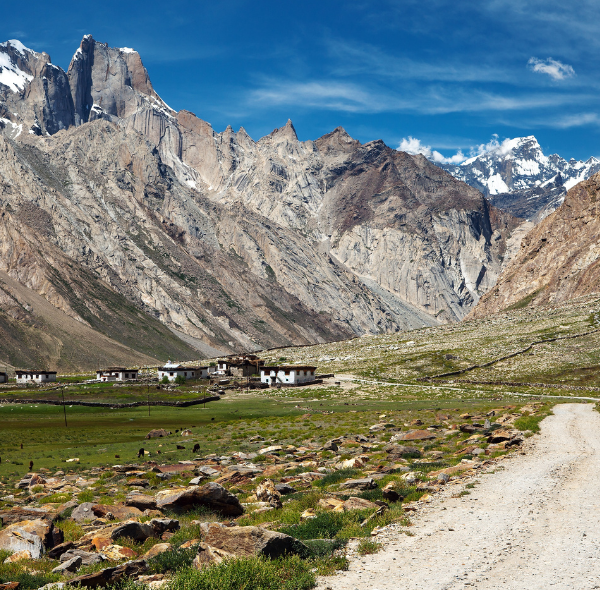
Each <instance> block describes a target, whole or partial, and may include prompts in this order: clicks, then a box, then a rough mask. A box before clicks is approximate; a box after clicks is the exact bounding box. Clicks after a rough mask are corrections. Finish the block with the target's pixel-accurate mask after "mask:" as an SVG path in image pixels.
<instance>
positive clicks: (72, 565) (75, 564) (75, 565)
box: [52, 555, 83, 574]
mask: <svg viewBox="0 0 600 590" xmlns="http://www.w3.org/2000/svg"><path fill="white" fill-rule="evenodd" d="M82 562H83V560H82V559H81V556H80V555H75V556H74V557H71V559H68V560H67V561H64V562H62V563H61V564H60V565H57V566H56V567H55V568H54V569H53V570H52V573H53V574H63V573H65V572H76V571H77V570H78V569H79V568H80V567H81V564H82Z"/></svg>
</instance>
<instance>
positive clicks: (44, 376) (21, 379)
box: [15, 370, 56, 383]
mask: <svg viewBox="0 0 600 590" xmlns="http://www.w3.org/2000/svg"><path fill="white" fill-rule="evenodd" d="M15 373H16V375H17V383H29V382H30V381H33V382H34V383H49V382H51V381H56V371H39V370H31V371H15Z"/></svg>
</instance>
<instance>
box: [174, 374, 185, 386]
mask: <svg viewBox="0 0 600 590" xmlns="http://www.w3.org/2000/svg"><path fill="white" fill-rule="evenodd" d="M185 382H186V378H185V377H184V376H183V375H177V377H175V383H176V384H177V385H185Z"/></svg>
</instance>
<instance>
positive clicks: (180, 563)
mask: <svg viewBox="0 0 600 590" xmlns="http://www.w3.org/2000/svg"><path fill="white" fill-rule="evenodd" d="M197 553H198V547H196V546H193V547H190V548H188V549H171V550H170V551H165V552H164V553H159V554H158V555H157V556H156V557H153V558H152V559H149V560H148V570H149V572H150V573H152V574H164V573H166V572H175V571H177V570H180V569H183V568H187V567H190V566H191V565H192V561H194V557H196V554H197Z"/></svg>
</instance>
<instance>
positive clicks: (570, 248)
mask: <svg viewBox="0 0 600 590" xmlns="http://www.w3.org/2000/svg"><path fill="white" fill-rule="evenodd" d="M599 198H600V173H599V174H595V175H594V176H592V178H590V179H588V180H585V181H583V182H581V183H579V184H577V185H576V186H574V187H573V188H572V189H571V190H569V192H568V193H567V196H566V198H565V201H564V203H563V204H562V206H561V207H560V208H559V209H557V210H556V211H555V212H554V213H553V214H552V215H550V216H548V217H547V218H546V219H544V220H543V221H542V222H541V223H540V224H539V225H537V226H536V227H535V228H534V229H533V230H532V231H531V232H529V233H528V234H527V236H525V238H524V239H523V240H522V242H521V249H520V251H519V253H518V254H517V255H516V256H515V258H514V259H513V260H512V261H511V262H510V263H509V264H508V266H507V268H506V270H505V271H504V272H503V274H502V275H501V276H500V279H499V280H498V284H497V285H496V287H495V288H494V289H492V290H491V291H489V292H488V293H487V294H486V295H485V296H484V297H483V298H482V299H481V301H480V302H479V304H478V305H477V307H476V308H475V309H474V310H473V311H472V312H471V317H474V318H482V317H485V316H487V315H488V314H491V313H495V312H498V311H502V310H504V309H507V308H509V309H511V308H519V307H526V306H528V305H531V306H536V305H543V304H546V303H552V304H559V303H561V302H565V301H568V300H570V299H572V298H574V297H578V296H581V295H587V294H590V293H594V292H598V285H599V284H600V262H599V259H600V207H599V204H598V203H599Z"/></svg>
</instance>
